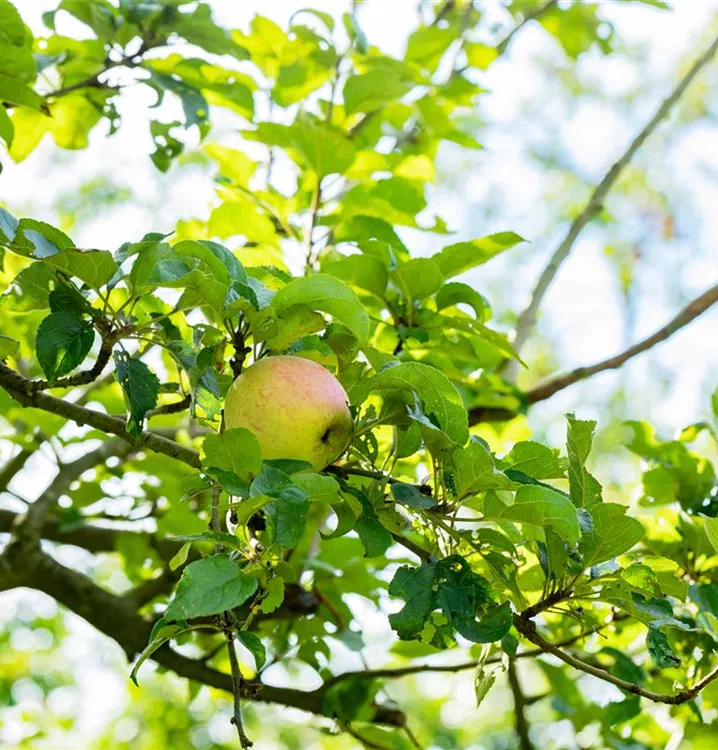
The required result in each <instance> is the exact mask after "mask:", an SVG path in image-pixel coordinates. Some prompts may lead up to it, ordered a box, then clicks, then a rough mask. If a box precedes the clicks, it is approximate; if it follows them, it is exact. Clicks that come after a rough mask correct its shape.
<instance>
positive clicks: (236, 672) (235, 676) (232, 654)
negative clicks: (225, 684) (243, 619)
mask: <svg viewBox="0 0 718 750" xmlns="http://www.w3.org/2000/svg"><path fill="white" fill-rule="evenodd" d="M227 654H228V655H229V664H230V667H231V669H232V696H233V697H234V713H233V714H232V724H234V726H235V727H237V735H238V736H239V744H240V745H241V746H242V748H243V749H244V748H248V747H252V745H253V744H254V743H253V742H252V741H251V740H250V739H249V737H247V735H246V734H245V733H244V724H243V723H242V672H241V671H240V669H239V663H238V662H237V652H236V651H235V649H234V635H233V634H232V632H231V630H230V631H227Z"/></svg>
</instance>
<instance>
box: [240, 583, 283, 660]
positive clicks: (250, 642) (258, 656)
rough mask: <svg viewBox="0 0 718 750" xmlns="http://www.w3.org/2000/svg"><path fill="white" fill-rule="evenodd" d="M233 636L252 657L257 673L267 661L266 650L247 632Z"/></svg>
mask: <svg viewBox="0 0 718 750" xmlns="http://www.w3.org/2000/svg"><path fill="white" fill-rule="evenodd" d="M272 580H278V581H281V580H282V579H281V578H275V579H272ZM265 601H266V600H265ZM235 635H236V637H237V640H238V641H239V642H240V643H241V644H242V645H243V646H244V647H245V648H246V649H247V651H249V653H250V654H252V656H253V657H254V667H255V669H256V670H257V671H259V670H260V669H261V668H262V667H263V666H264V664H265V662H266V661H267V650H266V649H265V648H264V644H263V643H262V641H261V639H260V638H259V637H258V636H256V635H255V634H254V633H250V632H249V631H247V630H237V631H236V633H235Z"/></svg>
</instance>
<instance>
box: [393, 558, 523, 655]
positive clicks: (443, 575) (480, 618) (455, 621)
mask: <svg viewBox="0 0 718 750" xmlns="http://www.w3.org/2000/svg"><path fill="white" fill-rule="evenodd" d="M389 594H390V595H391V596H396V597H399V598H401V599H404V600H405V602H406V604H405V605H404V607H403V609H402V610H401V611H400V612H397V613H396V614H393V615H390V616H389V622H390V623H391V626H392V628H394V630H395V631H396V632H397V635H398V636H399V638H401V639H402V640H411V639H420V638H421V639H423V638H424V637H425V636H428V638H427V642H429V643H430V642H431V641H432V639H433V635H434V633H435V631H436V628H435V626H434V624H432V618H431V614H432V613H433V612H435V611H436V610H440V611H441V613H442V614H443V615H444V617H445V618H446V620H447V621H448V625H449V626H450V628H451V630H455V631H457V632H458V633H459V634H461V635H462V636H464V638H468V639H469V640H470V641H473V642H474V643H491V642H493V641H497V640H500V639H501V638H503V636H504V635H506V633H507V632H508V631H509V628H510V627H511V609H510V607H509V605H508V603H506V604H504V605H501V606H500V607H495V606H493V605H494V593H493V589H492V587H491V584H490V583H489V582H488V581H487V580H486V579H485V578H484V577H483V576H480V575H478V574H477V573H474V572H473V571H472V570H471V568H470V567H469V564H468V563H467V562H466V560H464V559H463V558H462V557H459V556H458V555H454V556H451V557H447V558H444V559H443V560H439V561H436V562H427V563H423V564H422V565H421V566H420V567H418V568H410V567H407V566H403V567H401V568H399V569H398V570H397V572H396V574H395V575H394V578H393V580H392V582H391V584H390V585H389Z"/></svg>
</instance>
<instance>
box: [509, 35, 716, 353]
mask: <svg viewBox="0 0 718 750" xmlns="http://www.w3.org/2000/svg"><path fill="white" fill-rule="evenodd" d="M716 51H718V38H717V39H715V40H714V41H713V43H712V44H711V45H710V47H708V49H707V50H706V51H705V52H704V53H703V54H702V55H701V56H700V57H699V58H698V59H697V60H696V62H695V63H694V64H693V66H692V67H691V69H690V70H689V71H688V72H687V73H686V75H685V76H684V77H683V78H682V79H681V80H680V82H679V83H678V85H677V86H676V87H675V89H674V90H673V91H672V92H671V93H670V94H669V95H668V97H666V99H664V101H663V103H662V104H661V106H660V107H659V108H658V110H657V111H656V113H655V115H653V117H652V118H651V119H650V121H649V122H648V123H647V124H646V125H645V126H644V128H643V129H642V130H641V132H640V133H639V134H638V135H637V136H636V137H635V138H634V139H633V141H632V142H631V144H630V145H629V147H628V148H627V149H626V151H625V153H624V154H623V156H621V157H620V159H619V160H618V161H617V162H616V163H615V164H614V165H613V166H612V167H611V168H610V169H609V170H608V172H607V173H606V175H605V177H604V178H603V179H602V180H601V182H599V184H598V185H597V186H596V188H595V189H594V191H593V194H592V195H591V197H590V198H589V201H588V203H587V204H586V206H585V207H584V209H583V211H581V213H580V214H579V215H578V216H577V217H576V218H575V219H574V221H573V223H572V224H571V226H570V227H569V230H568V232H567V234H566V236H565V237H564V239H563V241H562V242H561V244H560V245H559V246H558V247H557V248H556V250H555V252H554V254H553V255H552V256H551V259H550V260H549V262H548V265H547V266H546V268H544V270H543V272H542V273H541V276H540V277H539V280H538V282H537V283H536V287H535V288H534V290H533V294H532V295H531V301H530V302H529V304H528V306H527V307H526V309H525V310H524V311H523V312H522V313H521V314H520V315H519V318H518V321H517V324H516V338H515V340H514V348H515V349H516V351H517V352H520V351H521V349H522V348H523V346H524V344H525V343H526V339H527V338H528V336H529V335H530V333H531V331H532V329H533V327H534V325H535V323H536V318H537V316H538V311H539V307H540V306H541V302H542V301H543V298H544V296H545V295H546V292H547V291H548V289H549V287H550V286H551V284H552V282H553V280H554V278H555V277H556V274H557V273H558V270H559V268H560V267H561V265H562V263H563V262H564V261H565V260H566V258H567V257H568V256H569V253H570V252H571V250H572V248H573V245H574V243H575V242H576V239H577V238H578V236H579V234H580V233H581V231H582V230H583V228H584V227H585V226H586V225H587V224H588V223H589V222H590V221H591V220H592V219H593V217H594V216H595V215H596V214H597V213H598V212H599V211H600V210H601V207H602V205H603V200H604V198H605V197H606V195H607V193H608V191H609V190H610V189H611V187H612V186H613V184H614V183H615V182H616V180H617V179H618V177H619V176H620V174H621V172H623V170H624V169H625V168H626V167H627V166H628V164H629V163H630V161H631V159H632V158H633V156H634V155H635V153H636V152H637V151H638V149H640V148H641V146H642V145H643V144H644V143H645V141H646V140H647V139H648V137H649V136H650V135H651V133H653V131H654V130H655V129H656V128H657V127H658V125H659V124H660V123H661V122H662V121H663V120H665V119H666V117H667V116H668V115H669V113H670V111H671V110H672V109H673V106H674V105H675V104H676V102H677V101H678V100H679V99H680V98H681V96H682V95H683V93H684V92H685V90H686V89H687V88H688V86H689V85H690V83H691V81H693V79H694V78H695V77H696V76H697V75H698V73H699V72H700V71H701V69H702V68H704V67H705V66H706V65H707V64H708V63H709V62H710V60H711V59H712V58H713V56H714V55H715V54H716Z"/></svg>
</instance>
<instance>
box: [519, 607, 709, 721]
mask: <svg viewBox="0 0 718 750" xmlns="http://www.w3.org/2000/svg"><path fill="white" fill-rule="evenodd" d="M514 626H515V627H516V630H518V631H519V633H521V635H523V636H524V637H525V638H526V639H528V640H529V641H531V643H534V644H535V645H536V646H538V647H539V648H541V649H542V650H543V651H545V652H546V653H547V654H552V655H553V656H555V657H556V658H557V659H560V660H561V661H562V662H564V663H565V664H568V665H569V666H570V667H573V668H574V669H578V670H580V671H581V672H586V674H590V675H593V676H594V677H597V678H598V679H599V680H603V681H604V682H610V683H611V684H612V685H615V686H616V687H618V688H621V690H624V691H625V692H627V693H631V694H633V695H639V696H641V697H642V698H647V699H648V700H650V701H653V702H654V703H668V704H670V705H673V706H677V705H680V704H682V703H687V702H688V701H692V700H693V699H694V698H695V697H696V696H697V695H698V693H700V691H701V690H703V688H705V687H707V686H708V685H709V684H710V683H711V682H713V680H715V679H718V667H715V669H713V670H712V671H711V672H709V673H708V674H707V675H706V676H705V677H704V678H703V679H702V680H699V681H698V682H696V683H695V684H694V685H693V686H692V687H689V688H684V689H683V690H679V691H678V692H677V693H670V694H669V693H654V692H653V691H652V690H646V689H645V688H642V687H641V686H640V685H636V684H635V683H633V682H628V681H626V680H622V679H621V678H620V677H614V675H612V674H611V673H610V672H607V671H606V670H605V669H601V668H600V667H594V666H593V665H592V664H588V663H587V662H585V661H583V660H582V659H579V658H577V657H575V656H572V655H571V654H567V653H566V652H565V651H562V650H561V649H560V648H559V647H558V646H555V645H554V644H553V643H549V641H547V640H546V639H545V638H544V637H543V636H541V635H540V634H539V632H538V630H537V629H536V623H534V622H533V620H529V619H526V618H525V617H522V616H521V615H518V614H517V615H514Z"/></svg>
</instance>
